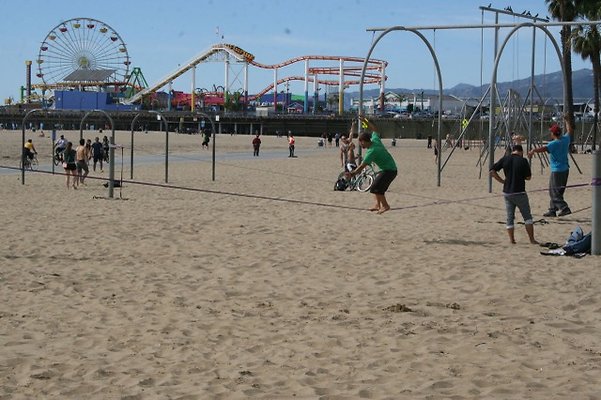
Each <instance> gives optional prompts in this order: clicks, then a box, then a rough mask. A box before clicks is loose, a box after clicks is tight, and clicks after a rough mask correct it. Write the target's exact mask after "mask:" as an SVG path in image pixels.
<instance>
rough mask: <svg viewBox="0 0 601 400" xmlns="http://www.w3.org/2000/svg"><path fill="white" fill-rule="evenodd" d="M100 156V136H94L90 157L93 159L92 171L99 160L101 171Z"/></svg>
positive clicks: (101, 155)
mask: <svg viewBox="0 0 601 400" xmlns="http://www.w3.org/2000/svg"><path fill="white" fill-rule="evenodd" d="M102 157H103V154H102V143H100V138H99V137H98V136H96V139H94V143H92V159H93V161H94V164H93V169H94V171H96V164H97V163H98V162H100V172H102Z"/></svg>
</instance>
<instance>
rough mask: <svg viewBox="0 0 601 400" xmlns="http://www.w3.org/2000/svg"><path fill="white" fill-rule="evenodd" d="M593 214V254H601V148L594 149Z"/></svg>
mask: <svg viewBox="0 0 601 400" xmlns="http://www.w3.org/2000/svg"><path fill="white" fill-rule="evenodd" d="M591 185H592V186H593V216H592V224H593V231H592V245H591V254H593V255H596V256H598V255H601V150H595V151H593V181H592V183H591Z"/></svg>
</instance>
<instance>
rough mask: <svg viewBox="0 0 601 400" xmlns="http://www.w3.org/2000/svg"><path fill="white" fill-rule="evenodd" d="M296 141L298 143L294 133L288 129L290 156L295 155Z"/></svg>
mask: <svg viewBox="0 0 601 400" xmlns="http://www.w3.org/2000/svg"><path fill="white" fill-rule="evenodd" d="M294 143H296V140H294V135H293V134H292V133H290V131H288V152H289V153H290V154H289V155H288V157H294Z"/></svg>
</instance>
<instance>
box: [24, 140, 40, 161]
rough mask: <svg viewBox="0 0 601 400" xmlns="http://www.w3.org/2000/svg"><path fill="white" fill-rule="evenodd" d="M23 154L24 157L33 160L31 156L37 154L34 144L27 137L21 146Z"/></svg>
mask: <svg viewBox="0 0 601 400" xmlns="http://www.w3.org/2000/svg"><path fill="white" fill-rule="evenodd" d="M23 154H25V157H26V158H27V159H28V160H33V156H34V155H35V154H38V152H37V151H36V149H35V146H34V145H33V140H31V139H28V140H27V142H26V143H25V146H24V147H23Z"/></svg>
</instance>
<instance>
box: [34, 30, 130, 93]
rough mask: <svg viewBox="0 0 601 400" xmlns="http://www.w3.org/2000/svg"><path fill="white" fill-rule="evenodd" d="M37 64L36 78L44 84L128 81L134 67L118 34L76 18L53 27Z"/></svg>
mask: <svg viewBox="0 0 601 400" xmlns="http://www.w3.org/2000/svg"><path fill="white" fill-rule="evenodd" d="M36 62H37V64H38V73H37V74H36V75H37V77H38V78H40V79H42V81H43V82H44V83H45V84H55V83H67V82H69V81H73V82H75V81H78V82H81V81H97V82H105V83H109V82H110V83H116V82H125V81H126V80H127V78H128V77H129V75H128V73H129V66H130V64H131V62H130V59H129V54H128V52H127V47H125V43H124V42H123V40H122V39H121V36H119V34H118V33H117V31H115V30H114V29H113V28H111V27H110V26H109V25H108V24H106V23H104V22H102V21H98V20H96V19H93V18H73V19H70V20H67V21H64V22H61V23H60V24H58V25H57V26H55V27H54V28H52V29H51V30H50V32H49V33H48V34H47V35H46V37H45V38H44V40H43V41H42V44H41V46H40V51H39V53H38V59H37V60H36Z"/></svg>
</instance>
